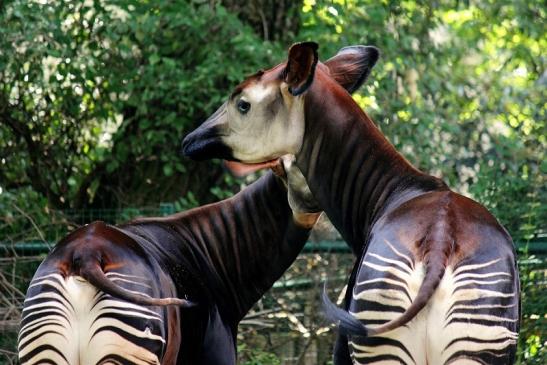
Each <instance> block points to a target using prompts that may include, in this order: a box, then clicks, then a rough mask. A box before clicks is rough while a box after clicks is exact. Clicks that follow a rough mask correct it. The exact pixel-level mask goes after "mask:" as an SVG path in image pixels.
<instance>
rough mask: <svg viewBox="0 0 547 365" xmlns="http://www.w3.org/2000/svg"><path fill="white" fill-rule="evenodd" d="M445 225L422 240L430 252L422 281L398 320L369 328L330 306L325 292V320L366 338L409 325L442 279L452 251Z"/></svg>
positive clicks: (332, 305) (346, 312)
mask: <svg viewBox="0 0 547 365" xmlns="http://www.w3.org/2000/svg"><path fill="white" fill-rule="evenodd" d="M444 223H445V222H443V220H442V219H441V220H440V221H439V222H437V223H435V224H434V225H433V227H432V229H431V230H430V232H429V234H428V235H427V237H426V238H425V240H427V241H426V242H424V247H427V248H429V252H428V253H427V255H424V256H426V273H425V277H424V280H423V282H422V284H421V285H420V288H419V289H418V294H417V295H416V297H415V298H414V300H413V301H412V303H411V304H410V306H409V307H408V308H407V309H406V310H405V311H404V313H403V314H401V316H399V317H397V318H395V319H393V320H391V321H389V322H387V323H384V324H382V325H380V326H378V327H375V328H368V327H366V326H365V325H364V324H363V323H361V321H359V320H358V319H357V318H355V317H354V316H353V315H352V314H351V313H349V312H348V311H346V310H343V309H341V308H339V307H337V306H336V304H334V303H332V302H331V300H330V299H329V297H328V294H327V292H326V288H325V289H323V310H324V312H325V317H326V318H327V320H328V321H330V322H332V323H336V324H337V325H338V326H339V331H340V332H341V333H342V334H345V335H354V336H365V337H366V336H375V335H379V334H382V333H385V332H388V331H391V330H393V329H395V328H398V327H400V326H404V325H405V324H407V323H408V322H410V321H411V320H412V319H413V318H414V317H415V316H416V315H417V314H418V313H419V312H420V311H421V310H422V309H423V308H424V307H425V306H426V304H427V302H428V301H429V299H430V298H431V296H432V295H433V293H434V292H435V290H436V289H437V287H438V286H439V283H440V282H441V280H442V278H443V276H444V273H445V270H446V262H447V259H448V255H449V254H450V252H451V251H452V247H453V240H452V238H451V237H446V235H445V234H443V232H446V231H445V230H444V228H445V226H444Z"/></svg>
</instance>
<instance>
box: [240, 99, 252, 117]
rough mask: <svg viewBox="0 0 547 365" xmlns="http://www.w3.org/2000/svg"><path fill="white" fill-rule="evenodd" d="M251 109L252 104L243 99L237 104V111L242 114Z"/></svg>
mask: <svg viewBox="0 0 547 365" xmlns="http://www.w3.org/2000/svg"><path fill="white" fill-rule="evenodd" d="M249 109H251V103H248V102H246V101H245V100H241V99H240V100H239V101H238V102H237V110H239V112H240V113H241V114H246V113H247V112H248V111H249Z"/></svg>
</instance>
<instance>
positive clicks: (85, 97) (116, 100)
mask: <svg viewBox="0 0 547 365" xmlns="http://www.w3.org/2000/svg"><path fill="white" fill-rule="evenodd" d="M2 10H3V11H2V15H1V16H0V49H2V52H1V53H0V72H1V81H0V116H1V119H2V123H1V124H0V136H1V138H0V141H1V142H0V148H1V151H2V153H1V156H0V163H1V166H2V169H1V173H0V186H2V187H3V188H4V189H16V188H19V187H22V186H23V187H24V186H32V187H33V189H35V190H36V191H39V192H40V193H42V195H44V196H46V197H47V198H48V201H49V203H50V204H51V205H53V206H54V207H58V208H66V207H76V208H79V207H83V206H89V205H90V204H94V205H99V206H107V207H111V206H113V205H119V204H125V203H126V202H127V201H130V202H131V204H133V205H134V204H143V203H146V202H148V201H151V200H157V199H158V198H163V199H164V200H165V199H169V200H173V199H175V198H176V197H178V196H181V195H184V194H186V193H187V192H188V191H192V192H194V193H195V194H196V196H197V198H198V200H205V201H207V200H210V198H209V195H208V188H207V185H212V184H213V183H214V182H216V181H218V180H219V179H220V180H222V178H221V176H222V170H221V169H220V168H218V167H216V168H214V169H210V168H207V167H206V166H205V167H204V165H203V164H201V165H196V164H192V163H190V162H189V161H185V160H182V159H181V157H180V155H179V149H180V141H181V139H182V136H183V135H184V133H185V132H186V131H188V130H189V129H191V128H193V127H195V126H196V125H197V124H198V123H200V122H201V121H203V120H204V119H205V117H206V116H207V115H209V114H210V113H211V112H212V111H214V109H215V108H216V107H218V106H219V105H220V103H221V101H222V100H223V98H224V97H225V95H226V94H227V93H228V91H229V89H230V88H232V87H233V86H234V85H235V84H236V83H237V82H238V80H241V79H242V78H244V76H245V75H246V74H248V73H250V72H251V71H254V70H256V69H257V68H259V67H262V66H263V65H267V64H271V63H272V62H273V57H272V55H273V54H274V53H276V52H278V48H277V46H275V45H273V44H269V43H263V42H261V41H260V39H259V38H258V37H257V36H255V35H254V34H253V33H252V31H251V30H250V28H247V27H246V26H245V25H243V24H242V23H241V21H239V20H238V19H237V18H236V17H235V16H234V15H232V14H229V13H227V12H226V10H225V9H224V8H223V7H222V6H216V7H214V8H211V7H209V5H198V4H192V3H190V2H187V1H180V0H179V1H169V2H165V1H160V2H149V1H98V0H97V1H92V2H79V1H69V2H54V3H51V4H50V3H48V4H46V5H42V4H41V3H39V2H27V1H13V2H11V3H9V4H7V5H3V9H2ZM241 60H245V62H241Z"/></svg>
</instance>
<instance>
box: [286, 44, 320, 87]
mask: <svg viewBox="0 0 547 365" xmlns="http://www.w3.org/2000/svg"><path fill="white" fill-rule="evenodd" d="M317 48H318V45H317V43H315V42H301V43H295V44H293V45H292V46H291V48H290V49H289V59H288V60H287V66H285V70H284V71H283V78H284V81H285V82H286V83H287V84H288V85H289V91H290V93H291V94H292V95H293V96H297V95H300V94H302V93H303V92H305V91H306V90H307V89H308V88H309V87H310V85H311V83H312V82H313V75H314V73H315V66H316V65H317V60H318V56H317Z"/></svg>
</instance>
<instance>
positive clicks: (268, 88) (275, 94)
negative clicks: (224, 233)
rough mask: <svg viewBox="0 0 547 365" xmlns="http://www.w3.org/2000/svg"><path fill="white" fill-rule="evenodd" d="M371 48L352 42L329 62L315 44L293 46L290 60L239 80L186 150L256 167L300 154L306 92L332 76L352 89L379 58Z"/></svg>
mask: <svg viewBox="0 0 547 365" xmlns="http://www.w3.org/2000/svg"><path fill="white" fill-rule="evenodd" d="M378 56H379V51H378V49H377V48H375V47H371V46H352V47H346V48H343V49H341V50H340V52H339V53H338V54H337V55H336V56H334V57H333V58H331V59H329V60H328V61H326V62H325V63H321V62H319V61H318V55H317V44H316V43H314V42H303V43H297V44H294V45H293V46H292V47H291V48H290V49H289V53H288V59H287V61H286V62H284V63H282V64H280V65H277V66H275V67H273V68H271V69H269V70H267V71H258V72H257V73H255V74H254V75H252V76H250V77H248V78H247V79H246V80H245V81H243V82H242V83H241V84H239V85H238V86H237V87H236V88H235V89H234V91H233V92H232V93H231V95H230V97H229V99H228V101H226V102H225V103H224V104H223V105H222V106H221V107H220V108H219V109H218V110H217V111H216V112H215V113H214V114H213V115H212V116H211V117H210V118H209V119H208V120H207V121H206V122H205V123H203V124H202V125H201V126H200V127H199V128H198V129H196V130H195V131H194V132H192V133H190V134H189V135H188V136H186V138H185V139H184V141H183V144H182V147H183V152H184V154H185V155H186V156H188V157H191V158H193V159H196V160H204V159H209V158H223V159H226V160H231V161H239V162H242V163H244V164H255V166H254V167H256V168H260V167H267V166H271V164H272V163H274V162H275V161H276V160H277V158H279V157H280V156H283V155H286V154H293V155H295V154H297V153H298V152H299V151H300V148H301V146H302V142H303V137H304V131H305V127H306V126H305V115H304V114H305V109H304V105H305V95H306V93H307V91H308V90H309V89H310V87H311V86H312V84H313V83H314V80H315V79H317V78H322V79H325V78H327V79H330V80H331V81H333V82H335V83H336V84H338V85H341V86H342V87H343V88H344V89H346V91H348V92H350V93H352V92H354V91H355V90H357V89H358V88H359V87H360V86H361V85H362V84H363V83H364V82H365V80H366V78H367V76H368V75H369V73H370V71H371V69H372V67H373V66H374V64H375V63H376V61H377V60H378Z"/></svg>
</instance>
